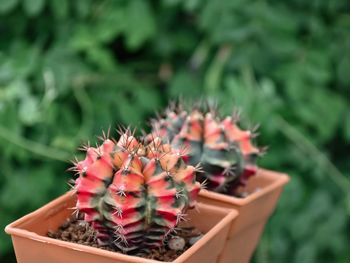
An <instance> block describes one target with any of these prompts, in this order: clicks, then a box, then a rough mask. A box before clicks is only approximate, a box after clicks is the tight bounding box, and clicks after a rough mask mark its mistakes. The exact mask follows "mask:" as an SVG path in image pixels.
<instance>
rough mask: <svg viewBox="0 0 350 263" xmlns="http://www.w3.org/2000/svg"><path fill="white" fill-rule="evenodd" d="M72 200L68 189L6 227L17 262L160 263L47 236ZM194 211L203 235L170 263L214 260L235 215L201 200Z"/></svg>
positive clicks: (193, 217)
mask: <svg viewBox="0 0 350 263" xmlns="http://www.w3.org/2000/svg"><path fill="white" fill-rule="evenodd" d="M75 203H76V196H75V195H74V193H73V192H68V193H66V194H64V195H63V196H61V197H59V198H57V199H55V200H54V201H52V202H50V203H48V204H47V205H45V206H43V207H41V208H40V209H38V210H36V211H35V212H32V213H30V214H28V215H26V216H24V217H22V218H20V219H18V220H17V221H15V222H13V223H11V224H9V225H8V226H7V227H6V228H5V231H6V233H8V234H10V235H11V236H12V241H13V245H14V248H15V253H16V258H17V262H18V263H47V262H50V263H76V262H84V263H96V262H99V263H119V262H133V263H136V262H138V263H141V262H142V263H156V262H161V261H157V260H149V259H144V258H141V257H135V256H128V255H123V254H121V253H116V252H110V251H106V250H103V249H99V248H94V247H89V246H85V245H80V244H75V243H70V242H65V241H62V240H58V239H53V238H49V237H47V236H46V234H47V232H48V231H49V230H51V231H55V230H57V229H58V227H59V226H60V225H62V223H63V222H64V221H65V220H66V219H67V218H68V217H70V216H71V214H72V209H71V208H72V207H74V206H75ZM197 210H198V211H197ZM197 210H191V211H189V215H188V219H189V222H191V224H192V225H194V226H196V228H197V229H199V230H200V231H201V232H202V233H205V235H204V236H203V237H202V238H201V239H200V240H199V241H197V242H196V243H195V244H194V245H193V246H192V247H190V248H189V249H188V250H186V251H185V252H184V253H183V254H182V255H181V256H179V257H178V258H177V259H176V260H174V261H172V262H175V263H180V262H193V263H196V262H201V263H205V262H208V263H212V262H216V261H217V260H218V258H219V256H220V253H221V252H222V250H223V248H224V245H225V242H226V240H227V237H228V233H229V231H230V228H231V227H232V222H233V221H234V220H235V219H236V218H237V215H238V213H237V211H234V210H230V209H226V208H218V207H214V206H211V205H207V204H202V203H198V209H197Z"/></svg>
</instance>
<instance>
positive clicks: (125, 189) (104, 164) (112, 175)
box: [75, 133, 200, 253]
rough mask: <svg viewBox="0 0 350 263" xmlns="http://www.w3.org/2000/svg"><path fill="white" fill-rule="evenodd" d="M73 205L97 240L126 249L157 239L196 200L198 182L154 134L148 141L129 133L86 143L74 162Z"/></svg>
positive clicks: (150, 245)
mask: <svg viewBox="0 0 350 263" xmlns="http://www.w3.org/2000/svg"><path fill="white" fill-rule="evenodd" d="M75 170H76V171H77V172H78V174H79V177H78V178H77V179H76V182H75V190H76V193H77V209H79V211H81V212H83V213H84V215H85V220H86V221H88V222H89V223H91V225H92V226H93V227H94V228H95V229H96V230H97V232H98V240H99V242H101V243H108V244H113V245H115V246H117V247H118V248H119V249H121V250H122V251H124V252H125V253H138V252H142V251H143V250H147V249H150V248H153V247H157V246H160V245H162V242H163V241H164V239H165V238H166V237H167V235H168V234H169V233H171V232H172V231H173V230H174V229H175V228H176V226H177V224H178V223H179V221H181V220H182V219H183V218H184V216H185V213H186V211H187V209H189V208H192V207H194V206H195V203H196V197H197V195H198V192H199V190H200V184H199V183H197V182H196V180H195V174H196V168H194V167H193V166H190V165H187V164H186V163H185V162H184V161H183V160H182V158H181V156H180V154H179V153H178V151H177V150H174V149H173V148H172V147H171V146H170V145H167V144H163V143H162V142H161V140H160V139H159V138H155V139H153V140H152V141H151V142H150V143H148V144H147V145H143V144H142V143H140V142H138V141H137V139H135V138H134V137H133V136H131V135H130V134H128V133H126V134H123V135H122V136H121V138H120V140H119V141H118V142H117V143H115V142H113V141H111V140H105V141H104V142H103V144H102V145H101V146H100V147H97V148H92V147H89V148H88V149H87V153H86V158H85V159H84V160H83V161H80V162H77V163H76V165H75Z"/></svg>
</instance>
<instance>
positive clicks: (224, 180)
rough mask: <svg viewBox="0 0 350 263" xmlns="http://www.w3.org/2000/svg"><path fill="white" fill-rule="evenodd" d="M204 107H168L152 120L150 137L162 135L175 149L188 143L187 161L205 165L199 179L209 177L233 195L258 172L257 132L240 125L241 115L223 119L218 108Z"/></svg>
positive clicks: (209, 181)
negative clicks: (254, 143)
mask: <svg viewBox="0 0 350 263" xmlns="http://www.w3.org/2000/svg"><path fill="white" fill-rule="evenodd" d="M201 108H203V107H197V106H196V107H194V108H193V109H192V110H191V111H189V112H187V111H186V110H184V108H183V107H182V106H171V107H169V108H168V109H167V110H166V111H165V113H164V114H163V116H161V117H160V118H159V119H157V120H154V121H153V122H152V128H153V130H152V133H151V135H149V138H151V137H153V136H160V137H161V138H163V140H165V141H166V140H168V141H169V142H170V144H171V145H172V146H173V147H174V148H176V149H181V148H183V147H186V148H187V152H188V154H187V156H185V157H184V160H185V162H186V163H189V164H191V165H196V164H198V163H201V166H202V168H203V172H202V173H199V174H198V175H197V179H198V180H199V181H200V182H203V181H206V183H207V187H208V189H209V190H212V191H216V192H221V193H225V194H229V195H234V194H236V190H237V187H238V186H241V185H245V184H246V182H247V180H248V178H249V177H251V176H252V175H254V174H255V173H256V170H257V167H256V158H257V156H258V155H260V154H261V153H262V151H261V149H259V148H257V147H255V146H254V145H253V144H252V138H253V137H254V132H252V131H248V130H247V131H245V130H242V129H240V128H239V127H238V125H237V121H238V115H236V114H234V115H233V116H228V117H226V118H224V119H221V118H220V117H219V116H217V114H216V112H215V110H213V109H210V108H208V110H202V109H201Z"/></svg>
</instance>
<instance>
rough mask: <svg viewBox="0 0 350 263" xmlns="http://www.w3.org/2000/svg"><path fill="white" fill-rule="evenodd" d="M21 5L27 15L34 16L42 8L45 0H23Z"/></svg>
mask: <svg viewBox="0 0 350 263" xmlns="http://www.w3.org/2000/svg"><path fill="white" fill-rule="evenodd" d="M23 5H24V9H25V10H26V12H27V14H28V15H29V16H35V15H37V14H39V13H40V12H41V10H42V9H43V8H44V5H45V0H23Z"/></svg>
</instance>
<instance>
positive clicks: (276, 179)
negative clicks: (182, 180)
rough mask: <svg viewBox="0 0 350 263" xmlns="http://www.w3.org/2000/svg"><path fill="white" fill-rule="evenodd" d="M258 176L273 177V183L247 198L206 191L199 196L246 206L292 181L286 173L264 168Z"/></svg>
mask: <svg viewBox="0 0 350 263" xmlns="http://www.w3.org/2000/svg"><path fill="white" fill-rule="evenodd" d="M257 175H260V176H269V177H273V182H272V183H270V184H269V185H267V186H265V187H264V188H262V189H261V190H259V191H256V192H254V193H252V194H249V195H248V196H247V197H243V198H239V197H235V196H229V195H225V194H221V193H216V192H213V191H209V190H206V189H204V190H202V191H201V192H200V193H199V195H201V196H204V197H207V198H210V199H214V200H219V201H221V202H225V203H229V204H232V205H236V206H245V205H247V204H249V203H251V202H253V201H254V200H256V199H259V198H260V197H262V196H264V195H266V194H267V193H269V192H272V191H274V190H275V189H277V188H280V187H282V186H283V185H285V184H287V183H288V182H289V181H290V177H289V176H288V175H287V174H285V173H280V172H276V171H272V170H267V169H263V168H259V169H258V172H257Z"/></svg>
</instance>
